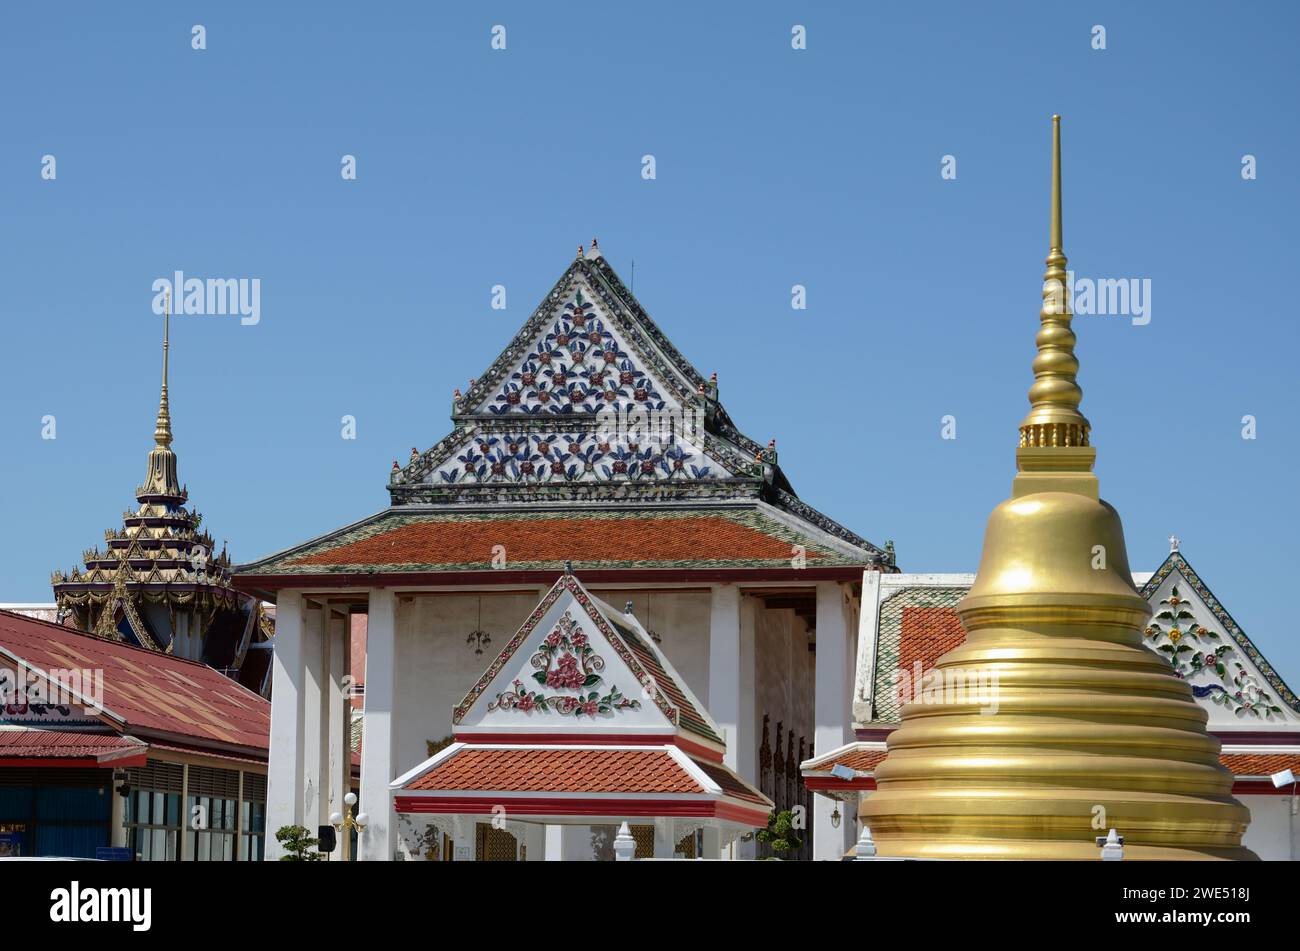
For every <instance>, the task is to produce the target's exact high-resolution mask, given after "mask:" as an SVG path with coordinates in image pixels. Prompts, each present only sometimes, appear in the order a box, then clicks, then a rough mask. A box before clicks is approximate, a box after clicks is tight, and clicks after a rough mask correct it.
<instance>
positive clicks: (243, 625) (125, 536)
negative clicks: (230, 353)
mask: <svg viewBox="0 0 1300 951" xmlns="http://www.w3.org/2000/svg"><path fill="white" fill-rule="evenodd" d="M169 337H170V315H169V314H168V315H165V316H164V329H163V369H162V395H161V397H160V399H159V403H158V419H157V423H156V425H155V427H154V447H153V449H151V450H150V451H149V461H148V469H147V471H146V473H145V480H144V483H143V484H142V485H140V486H139V487H137V488H136V491H135V498H136V503H137V508H136V509H135V510H128V511H126V512H124V513H123V515H122V527H121V528H116V529H113V528H110V529H107V530H106V531H105V532H104V541H105V547H104V549H103V550H102V551H101V550H100V549H99V548H98V547H96V548H91V549H87V550H86V551H85V552H83V553H82V560H83V562H84V564H85V568H84V570H82V569H78V568H74V569H73V570H72V572H71V573H68V574H65V573H64V572H62V571H55V572H54V573H53V574H52V575H51V578H50V583H51V586H52V587H53V589H54V598H55V604H56V606H57V615H58V621H59V623H63V624H67V625H68V626H70V627H74V628H76V629H78V630H81V631H86V632H88V633H91V634H93V635H95V636H96V637H102V638H106V639H109V640H115V641H122V642H124V643H127V644H131V645H134V646H137V647H143V648H145V649H146V650H151V651H157V652H159V653H164V654H171V655H173V656H176V657H181V658H184V659H187V660H195V661H200V662H202V663H204V664H207V665H209V666H210V667H214V668H216V669H217V670H220V671H222V672H223V673H225V674H226V675H228V676H230V677H232V678H233V679H235V680H238V681H239V682H240V683H241V684H243V685H244V686H246V687H248V688H250V689H252V690H254V691H256V692H258V693H260V694H262V695H263V696H267V695H268V694H269V691H270V680H271V677H270V672H271V663H270V640H271V636H272V633H273V622H272V618H271V617H270V616H269V614H268V613H267V612H265V611H263V609H262V606H261V604H260V603H259V602H258V601H256V600H255V599H253V598H251V597H249V596H248V595H245V594H241V593H240V592H239V591H237V590H236V589H235V588H234V586H233V585H232V583H231V576H230V557H229V555H228V554H227V553H226V549H225V546H224V544H223V546H222V549H221V551H220V553H218V552H217V551H216V543H215V541H214V540H213V538H212V535H211V534H209V533H208V532H207V531H206V530H204V529H202V528H201V525H202V522H203V516H202V515H200V514H199V513H198V512H197V511H195V510H194V509H192V508H187V507H186V503H187V502H188V501H189V491H188V489H187V487H185V486H183V485H181V484H180V482H179V481H178V479H177V475H176V453H175V452H174V451H173V450H172V428H171V409H170V406H169V404H168V400H167V364H168V350H169V347H170V340H169Z"/></svg>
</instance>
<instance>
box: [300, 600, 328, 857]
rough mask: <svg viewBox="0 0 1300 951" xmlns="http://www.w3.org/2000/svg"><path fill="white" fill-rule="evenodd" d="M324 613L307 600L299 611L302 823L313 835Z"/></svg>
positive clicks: (319, 764) (318, 787) (317, 822)
mask: <svg viewBox="0 0 1300 951" xmlns="http://www.w3.org/2000/svg"><path fill="white" fill-rule="evenodd" d="M325 612H326V609H325V608H324V607H323V606H322V605H321V604H319V603H316V602H312V601H309V602H308V603H307V605H306V610H305V611H304V612H303V630H302V672H303V677H302V777H303V779H302V824H303V825H304V826H306V827H307V829H308V830H309V831H311V833H312V834H313V835H315V833H316V827H317V826H318V825H320V823H321V819H320V808H321V777H322V775H323V774H324V769H323V768H322V767H323V764H322V762H321V741H322V739H323V735H324V732H325V731H324V726H325V723H324V721H323V720H322V719H321V700H322V695H321V687H322V680H323V678H322V677H321V672H322V670H323V668H324V657H323V656H322V655H323V653H324V650H325V633H324V632H325Z"/></svg>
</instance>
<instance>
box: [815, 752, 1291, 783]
mask: <svg viewBox="0 0 1300 951" xmlns="http://www.w3.org/2000/svg"><path fill="white" fill-rule="evenodd" d="M884 759H885V750H864V749H848V750H845V752H844V753H843V755H841V756H837V757H835V760H834V761H833V762H829V763H821V764H818V766H817V767H816V772H827V773H829V772H830V771H831V769H832V768H833V767H835V766H837V765H838V766H847V767H848V768H849V769H855V770H857V771H858V772H860V773H871V772H872V771H874V770H875V768H876V767H877V766H879V765H880V764H881V762H883V761H884ZM1219 762H1221V763H1222V764H1223V765H1224V767H1225V768H1227V769H1229V770H1231V771H1232V774H1233V775H1234V776H1238V777H1240V776H1271V775H1272V774H1273V773H1280V772H1282V770H1284V769H1291V770H1295V771H1296V773H1297V774H1300V753H1223V754H1222V755H1220V756H1219ZM860 778H861V777H860Z"/></svg>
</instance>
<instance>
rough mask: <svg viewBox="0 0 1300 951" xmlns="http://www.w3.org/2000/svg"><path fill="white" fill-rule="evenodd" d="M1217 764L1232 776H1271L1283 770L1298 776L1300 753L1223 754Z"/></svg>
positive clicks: (1299, 772) (1299, 771)
mask: <svg viewBox="0 0 1300 951" xmlns="http://www.w3.org/2000/svg"><path fill="white" fill-rule="evenodd" d="M1219 762H1221V763H1223V765H1224V766H1226V767H1228V769H1230V770H1232V775H1234V776H1271V775H1273V774H1274V773H1280V772H1282V770H1284V769H1290V770H1294V771H1295V772H1296V774H1297V775H1300V753H1223V754H1222V755H1220V756H1219Z"/></svg>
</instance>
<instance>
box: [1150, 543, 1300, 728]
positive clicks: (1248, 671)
mask: <svg viewBox="0 0 1300 951" xmlns="http://www.w3.org/2000/svg"><path fill="white" fill-rule="evenodd" d="M1143 594H1144V595H1145V596H1146V598H1147V600H1148V602H1149V603H1150V605H1151V610H1152V612H1153V614H1152V618H1151V622H1150V624H1149V625H1148V627H1147V629H1146V632H1145V637H1144V642H1145V643H1146V645H1147V647H1149V648H1151V649H1152V650H1153V651H1155V652H1156V653H1157V654H1159V655H1160V656H1161V657H1163V658H1164V659H1165V660H1166V661H1168V662H1169V664H1170V666H1171V667H1172V668H1173V669H1174V672H1175V673H1176V674H1177V675H1178V676H1179V677H1181V678H1182V679H1184V680H1186V681H1187V682H1188V684H1189V685H1190V686H1191V688H1192V693H1193V694H1194V695H1195V697H1196V699H1197V702H1199V703H1200V704H1201V705H1202V706H1203V707H1205V708H1206V709H1207V710H1208V711H1209V715H1210V720H1209V728H1210V729H1211V730H1215V729H1233V728H1235V729H1241V727H1242V726H1243V725H1244V724H1254V725H1257V726H1260V727H1264V728H1267V727H1269V726H1273V725H1277V726H1282V725H1285V726H1286V727H1287V728H1290V729H1294V728H1295V724H1296V723H1297V722H1300V714H1297V712H1296V710H1295V708H1294V707H1295V704H1296V697H1295V695H1294V694H1293V693H1292V692H1291V690H1290V688H1289V687H1288V686H1287V684H1286V683H1285V682H1284V681H1282V679H1281V678H1280V677H1279V676H1278V675H1277V673H1276V672H1275V671H1274V670H1273V668H1272V666H1271V665H1270V664H1269V663H1268V661H1267V660H1266V659H1265V658H1264V657H1263V655H1261V654H1260V653H1259V651H1258V649H1257V648H1256V647H1255V645H1254V644H1253V643H1252V642H1251V640H1250V639H1249V638H1248V637H1246V635H1245V633H1244V632H1243V631H1242V630H1241V629H1240V627H1238V626H1237V624H1236V622H1235V621H1233V619H1232V617H1231V615H1229V614H1228V613H1227V611H1226V610H1225V609H1224V608H1223V605H1222V604H1220V603H1219V601H1218V600H1217V599H1216V598H1215V597H1214V595H1213V594H1212V593H1211V592H1210V591H1209V589H1208V588H1207V587H1206V586H1205V585H1204V583H1203V582H1202V581H1201V579H1200V578H1199V576H1198V575H1197V574H1196V572H1195V571H1194V570H1192V569H1191V567H1190V566H1189V565H1187V563H1186V561H1184V560H1183V559H1182V557H1181V556H1180V555H1178V554H1177V553H1174V554H1173V555H1171V557H1170V559H1169V560H1168V561H1166V562H1165V564H1164V565H1162V566H1161V568H1160V570H1159V571H1158V572H1157V573H1156V574H1155V575H1154V576H1153V577H1152V579H1151V580H1150V581H1149V582H1148V583H1147V585H1146V588H1145V590H1144V592H1143Z"/></svg>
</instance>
